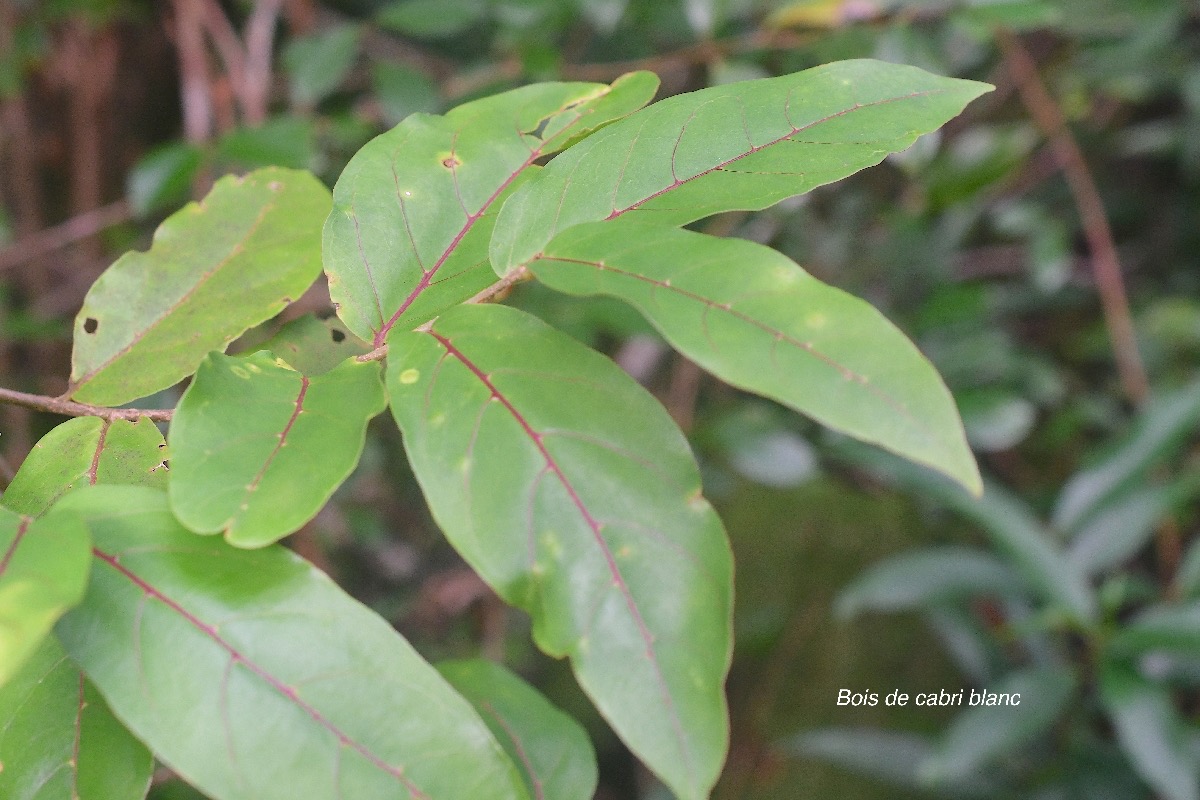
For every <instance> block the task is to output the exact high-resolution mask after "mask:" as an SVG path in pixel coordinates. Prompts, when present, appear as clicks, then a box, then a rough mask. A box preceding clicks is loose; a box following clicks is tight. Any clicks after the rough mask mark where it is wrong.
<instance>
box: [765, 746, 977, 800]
mask: <svg viewBox="0 0 1200 800" xmlns="http://www.w3.org/2000/svg"><path fill="white" fill-rule="evenodd" d="M787 749H788V750H790V751H791V752H793V753H795V754H797V755H803V756H807V757H809V758H816V759H821V760H823V761H829V762H832V763H834V764H838V765H839V766H842V767H845V768H846V769H850V770H853V771H854V772H857V773H860V774H863V775H869V776H871V777H872V778H875V779H877V780H880V781H884V782H887V783H890V784H894V785H897V786H900V787H903V788H907V789H912V790H922V791H925V792H929V791H933V792H934V793H935V794H936V795H937V796H941V797H952V798H955V799H956V800H962V798H973V797H989V796H991V792H990V791H989V784H988V783H987V782H986V781H985V780H983V779H981V778H980V777H979V776H971V777H970V778H968V779H967V780H966V781H963V782H959V783H952V784H949V785H934V784H931V783H930V780H929V778H928V777H927V776H924V775H921V773H920V766H921V765H922V764H923V763H925V761H926V759H928V758H929V757H930V756H931V755H932V754H933V752H934V743H933V742H931V741H930V740H929V739H928V738H926V737H924V736H921V735H919V734H915V733H901V732H898V731H883V730H872V729H870V728H824V729H820V730H812V731H805V732H804V733H802V734H799V735H797V736H795V737H793V738H792V739H791V740H790V741H789V742H788V743H787Z"/></svg>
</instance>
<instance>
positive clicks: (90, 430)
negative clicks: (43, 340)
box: [3, 417, 167, 517]
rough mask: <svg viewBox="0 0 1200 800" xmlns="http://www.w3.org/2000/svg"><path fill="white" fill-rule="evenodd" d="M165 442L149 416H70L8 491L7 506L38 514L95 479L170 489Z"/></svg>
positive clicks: (35, 449)
mask: <svg viewBox="0 0 1200 800" xmlns="http://www.w3.org/2000/svg"><path fill="white" fill-rule="evenodd" d="M166 448H167V445H166V442H164V441H163V437H162V434H161V433H159V432H158V428H157V427H155V425H154V423H153V422H151V421H150V420H148V419H146V418H145V417H142V418H141V419H139V420H138V421H137V422H128V421H126V420H123V419H115V420H105V419H100V418H99V417H76V418H75V419H70V420H67V421H66V422H64V423H62V424H61V425H59V426H58V427H56V428H54V429H52V430H51V431H50V432H49V433H47V434H46V435H45V436H43V437H42V438H41V439H40V440H39V441H38V443H37V444H36V445H34V446H33V450H32V451H30V453H29V455H28V456H27V457H26V458H25V461H24V462H23V463H22V464H21V468H20V469H19V470H17V474H16V477H14V478H13V482H12V483H11V484H10V485H9V487H8V489H7V490H6V491H5V492H4V500H3V504H4V505H5V506H6V507H8V508H11V509H12V510H13V511H16V512H17V513H18V514H26V515H28V516H31V517H36V516H39V515H41V514H43V513H45V511H46V510H47V509H48V508H50V506H52V505H54V503H55V502H56V501H57V500H58V498H59V497H61V496H62V495H64V494H66V493H67V492H69V491H71V490H72V489H74V488H76V487H77V486H86V485H88V484H94V483H119V484H141V485H143V486H156V487H158V488H160V489H166V488H167V468H166V463H165V462H166V458H167V452H166Z"/></svg>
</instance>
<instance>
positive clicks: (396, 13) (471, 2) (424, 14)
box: [376, 0, 487, 39]
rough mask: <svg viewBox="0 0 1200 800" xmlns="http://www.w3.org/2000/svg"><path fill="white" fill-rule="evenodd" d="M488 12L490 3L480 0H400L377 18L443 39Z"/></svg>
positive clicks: (413, 32)
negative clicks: (479, 0)
mask: <svg viewBox="0 0 1200 800" xmlns="http://www.w3.org/2000/svg"><path fill="white" fill-rule="evenodd" d="M486 14H487V4H486V3H480V2H478V0H399V2H393V3H389V4H388V5H386V6H384V7H383V9H382V10H380V12H379V14H378V16H377V17H376V19H377V21H378V22H379V24H380V25H381V26H382V27H384V28H390V29H392V30H395V31H398V32H400V33H406V34H409V35H410V36H417V37H420V38H426V39H442V38H446V37H450V36H453V35H455V34H456V33H461V32H462V31H464V30H466V29H467V28H469V27H471V26H472V25H474V24H475V23H477V22H479V21H480V20H482V19H483V18H484V16H485V15H486Z"/></svg>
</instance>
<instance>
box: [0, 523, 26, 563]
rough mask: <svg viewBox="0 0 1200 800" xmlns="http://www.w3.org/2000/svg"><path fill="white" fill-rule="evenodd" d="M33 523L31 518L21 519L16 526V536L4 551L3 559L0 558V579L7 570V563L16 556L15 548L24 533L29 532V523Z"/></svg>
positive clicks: (23, 536)
mask: <svg viewBox="0 0 1200 800" xmlns="http://www.w3.org/2000/svg"><path fill="white" fill-rule="evenodd" d="M31 522H33V518H32V517H21V522H20V524H18V525H17V535H16V536H15V537H13V540H12V544H10V545H9V546H8V549H7V550H5V551H4V557H3V558H0V578H2V577H4V571H5V570H7V569H8V565H9V563H10V562H11V561H12V560H13V556H15V555H16V552H17V547H18V546H19V545H20V544H21V540H22V539H24V538H25V533H26V531H28V530H29V523H31Z"/></svg>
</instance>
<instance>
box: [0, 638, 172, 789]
mask: <svg viewBox="0 0 1200 800" xmlns="http://www.w3.org/2000/svg"><path fill="white" fill-rule="evenodd" d="M0 753H3V754H4V757H3V764H4V769H2V770H0V797H4V798H6V799H7V800H51V798H62V800H67V798H75V799H76V800H141V798H143V797H145V796H146V792H147V790H148V789H149V788H150V777H151V774H152V772H153V770H154V759H153V758H152V757H151V755H150V751H148V750H147V749H146V748H145V746H143V745H142V743H141V742H139V741H137V740H136V739H134V738H133V736H132V735H131V734H130V733H129V732H128V731H127V730H125V728H124V727H123V726H122V725H121V723H120V722H118V721H117V720H116V718H115V717H113V716H112V712H111V711H110V710H109V708H108V706H107V705H106V704H105V702H104V699H103V698H102V697H100V696H99V694H98V693H97V692H96V690H95V687H93V686H91V685H90V684H88V683H87V682H86V680H85V679H84V677H83V674H82V673H81V672H80V671H79V669H78V668H77V667H76V666H75V664H74V662H72V661H71V659H70V658H69V657H68V656H67V653H66V651H65V650H63V648H62V645H60V644H59V643H58V640H57V639H55V638H54V637H49V638H47V639H46V640H45V641H43V642H42V645H41V646H40V647H39V648H38V651H37V653H35V654H34V656H33V657H32V658H31V659H30V660H29V661H28V662H27V663H26V664H25V666H24V667H23V668H22V669H21V671H20V673H18V674H17V675H16V676H15V677H14V679H13V680H12V681H10V682H9V683H7V684H5V685H4V686H3V687H0Z"/></svg>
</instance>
